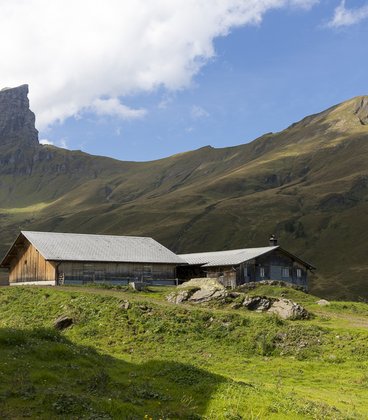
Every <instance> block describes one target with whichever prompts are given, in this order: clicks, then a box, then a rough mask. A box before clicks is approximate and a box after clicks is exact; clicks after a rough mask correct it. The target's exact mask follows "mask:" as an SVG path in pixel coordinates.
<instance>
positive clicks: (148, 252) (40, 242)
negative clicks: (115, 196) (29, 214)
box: [21, 231, 185, 264]
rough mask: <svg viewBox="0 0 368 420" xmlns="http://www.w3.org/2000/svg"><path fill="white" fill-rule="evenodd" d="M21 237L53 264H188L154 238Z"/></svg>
mask: <svg viewBox="0 0 368 420" xmlns="http://www.w3.org/2000/svg"><path fill="white" fill-rule="evenodd" d="M21 234H23V235H24V236H25V237H26V238H27V239H28V241H29V242H30V243H31V244H32V245H33V246H34V247H35V248H36V249H37V250H38V251H39V252H40V254H41V255H42V256H43V257H44V258H45V259H46V260H51V261H99V262H137V263H138V262H143V263H164V264H185V261H183V260H182V259H181V258H180V257H178V256H177V255H176V254H174V253H173V252H171V251H170V250H168V249H167V248H165V247H164V246H163V245H161V244H159V243H158V242H157V241H155V240H154V239H152V238H145V237H138V236H113V235H86V234H78V233H55V232H28V231H22V232H21Z"/></svg>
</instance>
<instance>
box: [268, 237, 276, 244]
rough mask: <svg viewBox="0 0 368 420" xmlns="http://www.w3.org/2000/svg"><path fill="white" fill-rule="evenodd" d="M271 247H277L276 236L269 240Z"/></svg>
mask: <svg viewBox="0 0 368 420" xmlns="http://www.w3.org/2000/svg"><path fill="white" fill-rule="evenodd" d="M269 244H270V246H277V238H276V235H271V236H270V239H269Z"/></svg>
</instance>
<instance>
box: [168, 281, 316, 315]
mask: <svg viewBox="0 0 368 420" xmlns="http://www.w3.org/2000/svg"><path fill="white" fill-rule="evenodd" d="M196 280H197V279H196ZM203 280H204V279H203ZM198 284H199V285H200V284H201V282H198V281H195V282H193V286H192V287H187V288H185V289H183V286H182V287H181V288H180V287H178V288H177V289H176V291H174V292H172V293H170V294H169V295H168V296H167V300H168V301H169V302H171V303H175V304H181V303H186V302H188V303H193V304H201V303H215V304H216V303H217V304H219V303H221V304H231V308H232V309H247V310H249V311H255V312H267V313H270V314H276V315H278V316H279V317H280V318H282V319H292V320H294V319H308V318H309V316H310V314H309V312H308V311H307V310H306V309H305V308H303V306H301V305H299V304H298V303H296V302H293V301H292V300H290V299H284V298H272V297H267V296H248V295H246V294H244V293H238V292H230V291H227V290H226V289H225V288H224V287H223V286H221V287H218V286H217V285H216V284H213V285H212V286H211V285H210V282H203V287H198Z"/></svg>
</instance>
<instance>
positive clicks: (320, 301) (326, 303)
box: [316, 299, 330, 306]
mask: <svg viewBox="0 0 368 420" xmlns="http://www.w3.org/2000/svg"><path fill="white" fill-rule="evenodd" d="M316 303H317V305H320V306H328V305H329V304H330V302H329V301H328V300H326V299H320V300H318V301H317V302H316Z"/></svg>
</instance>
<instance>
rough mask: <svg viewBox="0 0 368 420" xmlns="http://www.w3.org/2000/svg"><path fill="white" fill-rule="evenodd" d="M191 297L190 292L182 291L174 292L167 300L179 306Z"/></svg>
mask: <svg viewBox="0 0 368 420" xmlns="http://www.w3.org/2000/svg"><path fill="white" fill-rule="evenodd" d="M190 295H191V291H190V290H181V291H180V292H172V293H170V294H169V295H168V296H166V300H167V301H168V302H171V303H175V304H179V303H183V302H186V301H187V300H188V299H189V297H190Z"/></svg>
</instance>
